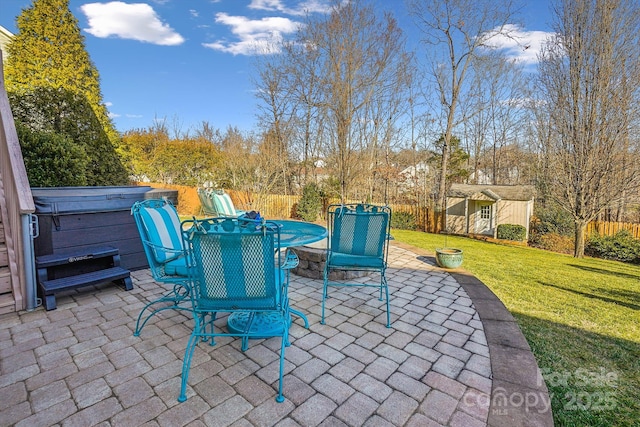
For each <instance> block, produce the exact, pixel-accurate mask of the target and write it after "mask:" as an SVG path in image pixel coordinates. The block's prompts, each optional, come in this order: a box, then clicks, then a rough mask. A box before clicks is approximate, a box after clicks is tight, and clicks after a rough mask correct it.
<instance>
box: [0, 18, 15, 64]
mask: <svg viewBox="0 0 640 427" xmlns="http://www.w3.org/2000/svg"><path fill="white" fill-rule="evenodd" d="M12 38H13V34H11V32H10V31H9V30H7V29H6V28H4V27H3V26H2V25H0V52H2V62H5V61H6V60H7V57H8V56H9V54H8V53H7V49H6V45H7V44H9V42H10V41H11V39H12Z"/></svg>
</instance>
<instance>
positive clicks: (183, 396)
mask: <svg viewBox="0 0 640 427" xmlns="http://www.w3.org/2000/svg"><path fill="white" fill-rule="evenodd" d="M199 330H200V325H199V323H198V325H195V326H194V330H193V332H192V333H191V336H190V337H189V342H188V343H187V348H186V350H185V352H184V360H183V362H182V382H181V384H180V396H178V402H184V401H185V400H187V380H188V379H189V369H190V368H191V359H192V358H193V351H194V350H195V348H196V345H198V339H199V336H200V334H199Z"/></svg>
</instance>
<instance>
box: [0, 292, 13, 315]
mask: <svg viewBox="0 0 640 427" xmlns="http://www.w3.org/2000/svg"><path fill="white" fill-rule="evenodd" d="M15 311H16V302H15V301H14V299H13V294H4V295H0V314H5V313H13V312H15Z"/></svg>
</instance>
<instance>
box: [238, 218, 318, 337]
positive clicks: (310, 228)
mask: <svg viewBox="0 0 640 427" xmlns="http://www.w3.org/2000/svg"><path fill="white" fill-rule="evenodd" d="M269 222H273V223H276V224H277V225H278V227H279V228H280V249H286V248H291V247H295V246H304V245H308V244H310V243H314V242H317V241H319V240H322V239H324V238H326V237H327V229H326V228H325V227H323V226H322V225H318V224H314V223H311V222H304V221H295V220H289V219H281V220H269ZM287 274H289V272H287ZM289 311H290V312H291V313H293V314H295V315H296V316H298V317H300V318H302V320H304V326H305V327H306V328H308V327H309V321H308V320H307V317H306V316H305V315H304V314H303V313H302V312H300V311H298V310H295V309H293V308H290V309H289ZM278 316H279V315H278V314H275V313H264V314H262V315H260V313H258V314H257V315H255V316H254V319H253V322H252V324H251V329H252V331H253V332H255V333H256V336H255V338H267V337H272V336H274V335H278V334H277V331H278V330H279V329H280V328H281V325H282V322H281V321H280V319H279V318H278ZM248 320H249V315H248V313H243V312H238V313H232V314H231V315H229V318H228V320H227V327H228V328H229V330H230V331H231V332H234V333H240V332H242V331H244V330H245V328H246V326H247V322H248Z"/></svg>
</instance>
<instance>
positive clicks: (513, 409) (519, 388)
mask: <svg viewBox="0 0 640 427" xmlns="http://www.w3.org/2000/svg"><path fill="white" fill-rule="evenodd" d="M391 244H393V245H395V246H397V247H400V248H402V249H406V250H409V251H411V252H413V253H415V254H417V255H420V256H424V257H426V258H429V259H430V260H432V261H433V264H434V265H435V266H436V267H435V268H438V269H439V270H442V271H445V272H447V273H449V274H450V275H451V276H452V277H453V278H454V279H455V280H456V281H457V282H458V283H459V284H460V286H462V288H463V289H464V291H465V292H466V293H467V295H468V296H469V298H471V300H472V301H473V305H474V306H475V308H476V311H477V313H478V316H479V317H480V320H481V321H482V325H483V328H484V334H485V337H486V339H487V345H488V347H489V358H490V362H491V372H492V385H491V396H490V403H489V417H488V420H487V425H488V426H490V427H513V426H531V427H553V425H554V423H553V414H552V410H551V399H550V397H549V391H548V389H547V386H546V384H545V382H544V380H543V378H542V376H541V374H540V370H539V368H538V363H537V361H536V359H535V357H534V355H533V352H532V351H531V347H530V346H529V343H528V342H527V340H526V339H525V337H524V335H523V333H522V331H521V330H520V327H519V326H518V324H517V322H516V320H515V318H514V317H513V315H512V314H511V313H510V312H509V310H507V308H506V307H505V305H504V304H503V303H502V301H500V299H499V298H498V297H497V296H496V295H495V294H494V293H493V291H491V289H489V287H487V285H485V284H484V283H483V282H482V281H480V280H479V279H478V278H477V277H475V276H473V275H472V274H471V273H469V272H468V271H466V270H463V269H462V268H456V269H445V268H440V267H437V264H436V261H435V254H434V253H433V252H429V251H427V250H425V249H421V248H417V247H415V246H412V245H409V244H406V243H402V242H398V241H392V242H391Z"/></svg>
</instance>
